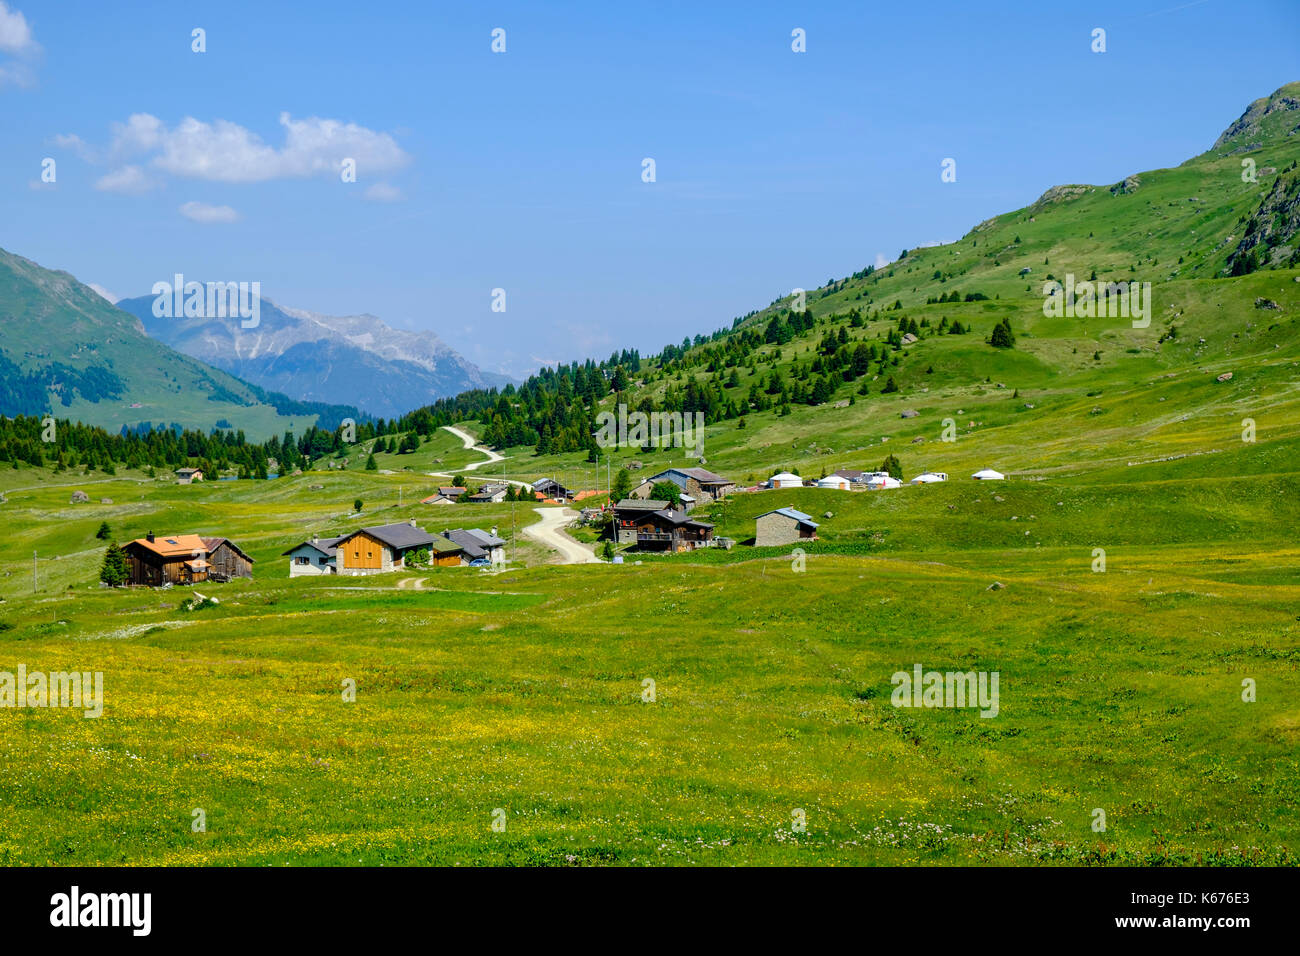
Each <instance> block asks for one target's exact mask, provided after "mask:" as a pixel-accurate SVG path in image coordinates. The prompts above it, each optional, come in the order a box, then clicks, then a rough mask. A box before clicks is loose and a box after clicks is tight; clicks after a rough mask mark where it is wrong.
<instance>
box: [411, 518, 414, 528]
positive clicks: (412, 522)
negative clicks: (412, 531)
mask: <svg viewBox="0 0 1300 956" xmlns="http://www.w3.org/2000/svg"><path fill="white" fill-rule="evenodd" d="M411 527H412V528H414V527H415V519H414V518H412V519H411Z"/></svg>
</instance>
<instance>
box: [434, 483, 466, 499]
mask: <svg viewBox="0 0 1300 956" xmlns="http://www.w3.org/2000/svg"><path fill="white" fill-rule="evenodd" d="M466 490H467V489H465V488H461V487H459V486H457V485H447V486H446V487H445V488H439V489H438V494H440V495H446V496H447V497H448V498H450V497H452V496H453V495H463V494H464V493H465V492H466Z"/></svg>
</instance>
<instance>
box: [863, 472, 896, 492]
mask: <svg viewBox="0 0 1300 956" xmlns="http://www.w3.org/2000/svg"><path fill="white" fill-rule="evenodd" d="M867 487H868V488H870V489H871V490H872V491H881V490H884V489H886V488H901V487H903V483H902V482H901V481H899V480H898V479H897V478H892V477H890V476H889V475H872V476H871V477H870V478H868V479H867Z"/></svg>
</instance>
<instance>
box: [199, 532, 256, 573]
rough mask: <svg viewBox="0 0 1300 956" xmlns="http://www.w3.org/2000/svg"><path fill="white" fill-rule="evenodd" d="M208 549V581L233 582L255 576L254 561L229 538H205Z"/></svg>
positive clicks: (204, 541)
mask: <svg viewBox="0 0 1300 956" xmlns="http://www.w3.org/2000/svg"><path fill="white" fill-rule="evenodd" d="M203 543H204V544H205V545H207V548H208V580H209V581H233V580H234V579H235V578H251V577H252V576H253V559H252V558H250V557H249V556H248V555H246V554H245V553H244V551H243V549H242V548H240V547H239V545H237V544H235V542H233V541H231V540H230V539H229V538H204V539H203Z"/></svg>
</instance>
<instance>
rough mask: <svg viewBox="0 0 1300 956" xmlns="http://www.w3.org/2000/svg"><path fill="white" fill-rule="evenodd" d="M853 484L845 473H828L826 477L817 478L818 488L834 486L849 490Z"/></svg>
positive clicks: (838, 488) (837, 488)
mask: <svg viewBox="0 0 1300 956" xmlns="http://www.w3.org/2000/svg"><path fill="white" fill-rule="evenodd" d="M851 486H852V482H850V481H849V480H848V479H847V478H845V477H844V476H843V475H827V476H826V477H825V478H818V479H817V487H818V488H834V489H835V490H837V491H848V490H849V488H850V487H851Z"/></svg>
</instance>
